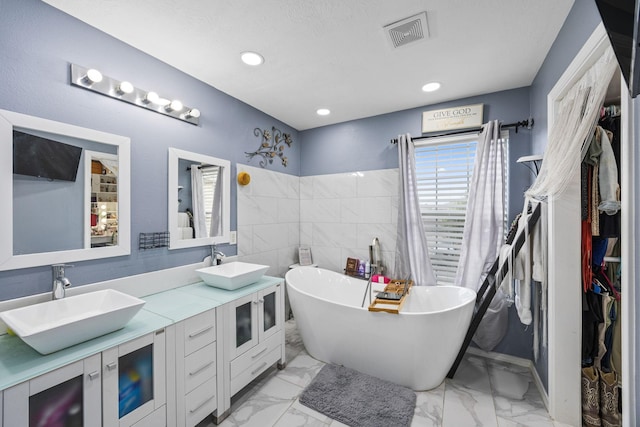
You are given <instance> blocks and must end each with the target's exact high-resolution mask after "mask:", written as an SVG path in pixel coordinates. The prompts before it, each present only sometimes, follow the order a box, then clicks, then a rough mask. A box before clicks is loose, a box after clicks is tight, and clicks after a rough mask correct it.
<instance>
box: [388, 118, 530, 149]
mask: <svg viewBox="0 0 640 427" xmlns="http://www.w3.org/2000/svg"><path fill="white" fill-rule="evenodd" d="M533 123H534V121H533V117H529V118H528V119H526V120H520V121H519V122H514V123H507V124H501V125H500V128H501V129H504V128H516V133H518V128H521V127H524V128H527V129H531V128H532V127H533ZM474 132H476V133H479V132H482V127H479V128H476V129H465V130H459V131H455V132H446V133H439V134H437V135H425V136H417V137H415V138H411V139H412V140H413V141H415V140H417V139H429V138H437V137H440V136H451V135H460V134H463V133H474ZM391 143H392V144H397V143H398V139H397V138H393V139H392V140H391Z"/></svg>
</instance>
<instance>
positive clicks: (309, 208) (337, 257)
mask: <svg viewBox="0 0 640 427" xmlns="http://www.w3.org/2000/svg"><path fill="white" fill-rule="evenodd" d="M397 194H398V170H397V169H384V170H377V171H367V172H353V173H342V174H333V175H317V176H313V177H303V178H300V243H301V244H303V245H310V246H311V251H312V254H313V257H314V262H316V263H317V264H318V265H319V266H321V267H323V268H327V269H329V270H333V271H338V272H341V271H343V270H344V267H345V265H346V261H347V258H348V257H352V258H362V259H366V258H368V256H369V245H370V244H371V242H372V240H373V238H374V237H378V239H379V240H380V245H381V248H382V252H383V258H384V262H385V265H386V266H387V267H388V268H391V267H393V256H394V251H395V240H396V218H397V213H396V209H397V205H398V196H397Z"/></svg>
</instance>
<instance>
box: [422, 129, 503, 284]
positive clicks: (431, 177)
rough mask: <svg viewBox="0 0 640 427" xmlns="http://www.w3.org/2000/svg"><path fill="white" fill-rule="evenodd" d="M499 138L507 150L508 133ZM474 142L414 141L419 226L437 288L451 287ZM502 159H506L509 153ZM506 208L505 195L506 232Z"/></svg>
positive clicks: (466, 139)
mask: <svg viewBox="0 0 640 427" xmlns="http://www.w3.org/2000/svg"><path fill="white" fill-rule="evenodd" d="M501 136H502V139H501V142H502V143H503V144H505V150H506V149H507V148H508V144H507V142H508V138H509V133H508V132H507V131H503V132H502V135H501ZM477 141H478V138H477V135H475V134H474V135H459V136H453V137H438V138H430V139H428V140H424V141H416V142H415V153H416V154H415V155H416V174H417V179H418V182H417V185H418V198H419V200H420V210H421V212H422V223H423V224H424V230H425V234H426V235H427V242H428V244H429V256H430V257H431V264H432V265H433V269H434V272H435V275H436V280H437V282H438V284H439V285H447V284H453V283H454V281H455V277H456V270H457V269H458V260H459V258H460V251H461V250H462V234H463V232H464V221H465V213H466V209H467V199H468V197H469V181H470V180H471V176H472V175H473V163H474V161H475V155H476V146H477ZM506 153H508V152H506ZM505 158H508V154H507V155H506V156H505ZM507 176H508V171H507ZM507 182H508V180H507ZM506 193H508V191H507V192H506ZM506 207H507V203H506V194H505V230H506V222H507V212H506V210H507V209H506Z"/></svg>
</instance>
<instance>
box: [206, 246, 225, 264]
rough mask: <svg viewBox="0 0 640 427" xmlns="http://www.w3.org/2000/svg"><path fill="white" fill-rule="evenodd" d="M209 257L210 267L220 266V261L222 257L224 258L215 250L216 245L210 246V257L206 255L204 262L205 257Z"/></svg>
mask: <svg viewBox="0 0 640 427" xmlns="http://www.w3.org/2000/svg"><path fill="white" fill-rule="evenodd" d="M209 256H210V257H211V265H220V264H222V259H223V258H224V257H226V255H225V254H223V253H222V252H220V251H219V250H216V245H211V255H207V256H206V257H204V260H206V259H207V257H209ZM204 260H203V261H204Z"/></svg>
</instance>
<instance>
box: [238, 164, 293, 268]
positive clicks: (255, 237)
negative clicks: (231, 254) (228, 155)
mask: <svg viewBox="0 0 640 427" xmlns="http://www.w3.org/2000/svg"><path fill="white" fill-rule="evenodd" d="M237 169H238V170H237V172H238V173H240V172H247V173H249V175H251V182H250V183H249V185H246V186H241V185H239V184H236V185H237V195H238V197H237V202H238V203H237V212H238V256H239V258H240V259H241V260H242V261H246V262H255V263H258V264H265V265H269V266H271V268H270V269H269V271H267V274H268V275H270V276H279V277H284V274H285V273H286V272H287V270H288V268H289V266H290V265H291V264H293V263H295V262H297V261H298V255H297V251H298V246H299V245H300V178H298V177H297V176H292V175H287V174H284V173H280V172H273V171H270V170H267V169H262V168H256V167H252V166H247V165H240V164H238V167H237Z"/></svg>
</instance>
